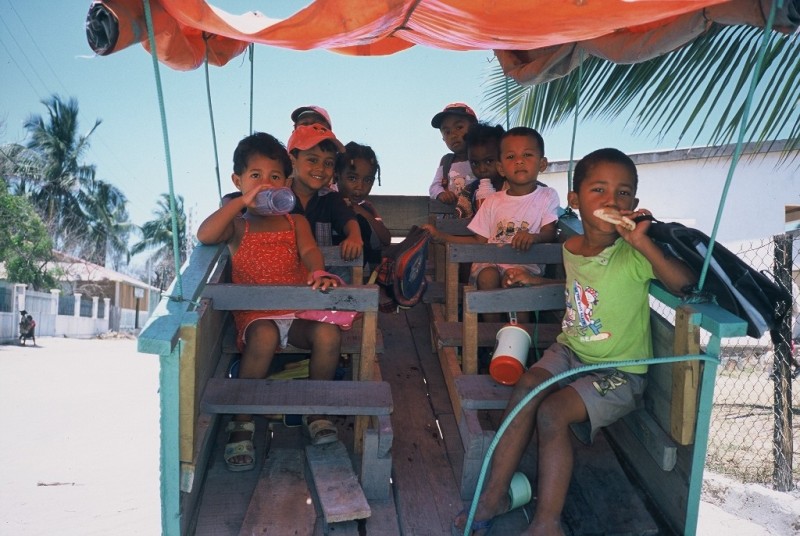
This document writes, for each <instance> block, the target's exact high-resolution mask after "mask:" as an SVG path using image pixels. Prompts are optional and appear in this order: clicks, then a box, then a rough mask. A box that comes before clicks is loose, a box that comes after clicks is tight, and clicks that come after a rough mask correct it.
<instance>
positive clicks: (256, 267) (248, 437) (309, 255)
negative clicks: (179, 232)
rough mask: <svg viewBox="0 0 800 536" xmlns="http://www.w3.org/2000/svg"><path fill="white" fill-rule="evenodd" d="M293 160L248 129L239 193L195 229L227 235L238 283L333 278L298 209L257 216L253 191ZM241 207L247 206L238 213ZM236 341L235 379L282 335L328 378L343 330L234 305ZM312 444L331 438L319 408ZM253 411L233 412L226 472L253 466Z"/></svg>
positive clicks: (237, 173)
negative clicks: (237, 308) (238, 308)
mask: <svg viewBox="0 0 800 536" xmlns="http://www.w3.org/2000/svg"><path fill="white" fill-rule="evenodd" d="M291 171H292V163H291V160H290V159H289V154H288V153H287V152H286V148H285V147H284V146H283V144H281V142H279V141H278V140H277V139H275V138H274V137H273V136H270V135H269V134H265V133H263V132H258V133H255V134H252V135H250V136H248V137H246V138H244V139H243V140H242V141H240V142H239V145H238V146H237V147H236V150H235V152H234V154H233V175H232V176H231V178H232V180H233V184H234V185H235V186H236V187H237V188H238V189H239V190H240V191H241V192H242V195H241V197H237V198H235V199H232V200H230V201H229V202H228V203H226V204H225V205H223V206H222V207H220V208H219V209H218V210H217V211H216V212H214V213H213V214H211V215H210V216H209V217H208V218H206V220H205V221H204V222H203V223H202V224H201V225H200V228H199V229H198V230H197V238H198V240H200V242H202V243H203V244H219V243H222V242H226V243H227V244H228V247H229V248H230V252H231V259H232V266H233V270H232V281H233V282H234V283H241V284H258V285H261V284H274V283H281V284H295V285H300V284H308V285H310V286H311V288H312V289H320V290H325V289H327V288H329V287H333V286H336V285H337V282H336V279H335V278H334V276H331V275H330V274H328V273H327V272H325V271H324V260H323V256H322V252H321V251H320V250H319V248H318V247H317V243H316V241H315V240H314V236H313V235H312V234H311V227H310V226H309V224H308V220H306V218H305V217H304V216H301V215H298V214H284V215H268V216H263V215H259V214H258V213H256V212H255V211H254V207H255V199H256V194H258V193H259V192H261V191H262V190H267V189H270V188H280V187H284V186H287V184H288V177H289V175H290V174H291ZM242 209H247V210H245V211H244V213H243V214H242V212H241V211H242ZM233 317H234V321H235V323H236V332H237V336H236V342H237V346H238V347H239V350H240V351H241V353H242V358H241V363H240V365H239V377H240V378H265V377H266V375H267V371H268V370H269V366H270V363H271V362H272V358H273V356H274V354H275V351H276V350H277V349H278V347H279V346H280V347H285V346H286V344H287V342H289V343H291V344H292V345H293V346H296V347H298V348H306V349H310V350H311V358H310V369H309V377H310V379H312V380H332V379H333V377H334V374H335V372H336V366H337V365H338V362H339V347H340V341H341V334H340V331H339V327H338V326H336V325H333V324H326V323H322V322H315V321H312V320H300V319H296V318H295V316H294V312H293V311H235V312H234V313H233ZM303 420H304V422H305V423H306V426H307V429H308V432H309V433H310V436H311V440H312V442H313V443H314V444H317V445H318V444H323V443H329V442H332V441H336V439H337V430H336V426H335V425H334V424H333V423H331V422H330V421H329V420H328V419H326V418H325V417H323V416H320V415H307V416H305V417H304V418H303ZM254 431H255V424H254V422H253V419H252V415H235V416H234V417H233V419H232V420H231V422H230V423H229V424H228V432H229V433H230V435H229V438H228V444H227V445H226V447H225V461H226V463H227V464H228V468H229V469H230V470H231V471H246V470H249V469H252V468H253V466H254V465H255V454H254V449H253V441H252V438H253V432H254Z"/></svg>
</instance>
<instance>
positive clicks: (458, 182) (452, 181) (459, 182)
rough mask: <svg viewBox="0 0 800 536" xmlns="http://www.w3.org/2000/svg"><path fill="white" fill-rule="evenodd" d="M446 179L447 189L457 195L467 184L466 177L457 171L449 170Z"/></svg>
mask: <svg viewBox="0 0 800 536" xmlns="http://www.w3.org/2000/svg"><path fill="white" fill-rule="evenodd" d="M448 179H449V180H448V181H447V189H448V190H450V191H451V192H453V193H454V194H456V195H458V194H460V193H461V190H463V189H464V187H465V186H466V185H467V178H466V177H465V176H464V175H460V174H459V173H458V172H457V171H451V172H450V176H449V177H448Z"/></svg>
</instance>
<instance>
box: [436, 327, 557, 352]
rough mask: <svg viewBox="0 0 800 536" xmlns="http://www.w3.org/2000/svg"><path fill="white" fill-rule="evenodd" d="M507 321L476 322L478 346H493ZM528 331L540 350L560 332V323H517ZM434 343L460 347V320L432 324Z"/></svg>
mask: <svg viewBox="0 0 800 536" xmlns="http://www.w3.org/2000/svg"><path fill="white" fill-rule="evenodd" d="M507 325H508V323H507V322H478V339H477V341H478V347H479V348H493V347H494V345H495V342H496V335H497V332H498V331H499V330H500V328H502V327H503V326H507ZM517 325H518V326H519V327H521V328H522V329H524V330H525V331H527V332H528V335H530V336H531V341H533V342H534V344H536V345H537V347H538V348H539V349H540V350H543V349H545V348H547V347H548V346H550V345H551V344H552V343H553V342H554V341H555V339H556V337H557V336H558V334H559V333H561V325H560V324H555V323H541V324H533V323H525V324H517ZM434 333H435V338H436V343H437V344H439V345H441V346H456V347H460V346H462V345H463V343H464V326H463V324H462V323H461V322H437V323H436V324H434Z"/></svg>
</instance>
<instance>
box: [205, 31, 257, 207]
mask: <svg viewBox="0 0 800 536" xmlns="http://www.w3.org/2000/svg"><path fill="white" fill-rule="evenodd" d="M208 38H209V35H208V34H207V33H205V32H203V41H204V42H205V45H206V58H205V62H203V65H204V67H205V71H206V97H207V98H208V117H209V119H210V120H211V140H212V143H213V144H214V172H215V173H216V174H217V193H218V194H219V198H220V200H222V182H221V181H220V178H219V154H218V153H217V129H216V127H215V126H214V107H213V106H212V104H211V79H210V78H209V76H208ZM251 128H252V127H251Z"/></svg>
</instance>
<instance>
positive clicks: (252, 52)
mask: <svg viewBox="0 0 800 536" xmlns="http://www.w3.org/2000/svg"><path fill="white" fill-rule="evenodd" d="M247 48H248V52H249V54H248V57H249V58H250V134H252V133H253V65H255V61H253V60H254V56H255V52H256V49H255V45H253V43H250V45H248V47H247Z"/></svg>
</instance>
